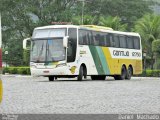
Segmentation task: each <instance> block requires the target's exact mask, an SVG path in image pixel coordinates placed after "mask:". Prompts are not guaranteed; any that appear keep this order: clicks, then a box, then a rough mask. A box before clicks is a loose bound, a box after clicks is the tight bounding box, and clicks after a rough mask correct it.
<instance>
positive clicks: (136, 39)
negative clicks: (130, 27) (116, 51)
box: [133, 37, 140, 49]
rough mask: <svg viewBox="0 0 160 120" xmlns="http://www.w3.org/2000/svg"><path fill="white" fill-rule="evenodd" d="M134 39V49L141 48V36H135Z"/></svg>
mask: <svg viewBox="0 0 160 120" xmlns="http://www.w3.org/2000/svg"><path fill="white" fill-rule="evenodd" d="M133 39H134V49H140V39H139V37H133Z"/></svg>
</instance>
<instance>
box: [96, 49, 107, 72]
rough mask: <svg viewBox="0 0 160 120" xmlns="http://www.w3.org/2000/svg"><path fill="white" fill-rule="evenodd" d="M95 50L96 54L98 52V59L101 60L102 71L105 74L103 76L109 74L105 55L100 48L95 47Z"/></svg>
mask: <svg viewBox="0 0 160 120" xmlns="http://www.w3.org/2000/svg"><path fill="white" fill-rule="evenodd" d="M96 49H97V52H98V55H99V58H100V60H101V64H102V67H103V71H104V73H105V75H109V74H110V71H109V67H108V63H107V60H106V57H105V54H104V52H103V50H102V48H101V47H98V46H97V47H96Z"/></svg>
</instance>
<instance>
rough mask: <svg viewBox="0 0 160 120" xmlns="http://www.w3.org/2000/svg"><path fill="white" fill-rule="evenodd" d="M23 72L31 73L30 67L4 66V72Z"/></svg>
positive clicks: (23, 73)
mask: <svg viewBox="0 0 160 120" xmlns="http://www.w3.org/2000/svg"><path fill="white" fill-rule="evenodd" d="M4 73H9V74H22V75H30V74H31V73H30V68H29V67H7V68H3V74H4Z"/></svg>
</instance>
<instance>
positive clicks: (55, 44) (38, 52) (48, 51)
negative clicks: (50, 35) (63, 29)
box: [30, 38, 66, 62]
mask: <svg viewBox="0 0 160 120" xmlns="http://www.w3.org/2000/svg"><path fill="white" fill-rule="evenodd" d="M65 54H66V52H65V48H64V47H63V39H62V38H56V39H48V40H43V39H41V40H32V43H31V57H30V58H31V62H56V61H63V60H65V56H66V55H65Z"/></svg>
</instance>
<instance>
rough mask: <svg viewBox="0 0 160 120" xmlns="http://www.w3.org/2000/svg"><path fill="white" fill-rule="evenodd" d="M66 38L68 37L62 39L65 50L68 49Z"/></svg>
mask: <svg viewBox="0 0 160 120" xmlns="http://www.w3.org/2000/svg"><path fill="white" fill-rule="evenodd" d="M68 38H69V36H65V37H64V38H63V47H65V48H67V47H68Z"/></svg>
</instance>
